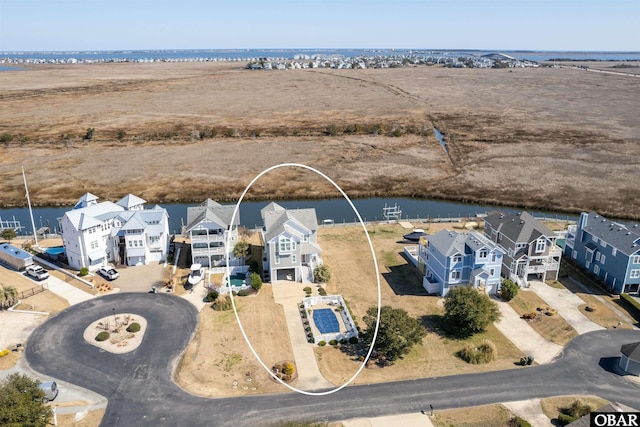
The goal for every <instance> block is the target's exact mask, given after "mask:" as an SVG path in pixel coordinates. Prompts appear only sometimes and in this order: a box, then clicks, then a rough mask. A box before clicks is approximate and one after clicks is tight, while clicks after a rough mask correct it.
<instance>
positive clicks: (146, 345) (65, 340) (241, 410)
mask: <svg viewBox="0 0 640 427" xmlns="http://www.w3.org/2000/svg"><path fill="white" fill-rule="evenodd" d="M113 308H115V309H116V311H117V312H131V313H137V314H139V315H140V316H144V317H145V318H146V319H147V321H148V322H149V326H148V328H147V331H146V333H145V337H144V339H143V341H142V344H141V345H140V347H138V348H137V349H136V350H134V351H132V352H131V353H125V354H120V355H117V354H111V353H108V352H103V351H100V350H99V349H98V348H97V347H94V346H92V345H91V344H88V343H86V342H85V341H84V340H83V339H82V331H83V330H84V328H85V327H86V325H88V324H89V323H91V322H92V321H94V320H95V319H97V318H100V317H103V316H105V315H109V314H111V313H112V309H113ZM196 325H197V310H196V309H195V308H194V307H193V305H192V304H191V303H190V302H188V301H186V300H184V299H182V298H178V297H175V296H173V295H166V294H135V293H128V294H114V295H107V296H104V297H100V298H95V299H92V300H89V301H86V302H83V303H80V304H77V305H75V306H72V307H70V308H68V309H66V310H64V311H62V312H60V313H58V314H57V315H55V316H54V317H52V318H51V319H49V320H47V321H46V322H45V323H44V324H42V325H41V326H39V327H38V328H37V329H36V330H35V331H34V333H33V334H32V335H31V337H30V339H29V340H28V342H27V348H26V358H27V361H28V362H29V364H30V365H31V367H32V368H33V369H35V370H37V371H38V372H40V373H42V374H44V375H48V376H50V377H54V378H58V379H61V380H63V381H66V382H69V383H72V384H77V385H78V386H80V387H84V388H87V389H89V390H92V391H94V392H96V393H98V394H101V395H103V396H105V397H106V398H107V399H108V400H109V403H108V406H107V409H106V412H105V415H104V418H103V420H102V424H101V425H102V426H134V425H135V426H154V427H156V426H161V425H166V426H175V425H189V426H219V427H225V426H232V427H240V426H264V425H268V424H271V423H273V422H276V421H284V420H318V421H320V420H325V421H339V420H348V419H354V418H376V417H383V416H387V415H391V414H409V413H419V412H420V411H423V410H424V409H425V405H432V406H433V407H434V410H435V411H438V410H439V409H447V408H452V407H464V406H475V405H481V404H488V403H500V402H509V401H520V400H527V399H533V398H543V397H549V396H556V395H566V394H593V395H597V396H600V397H602V398H604V399H607V400H611V401H617V402H620V403H623V404H625V405H629V406H631V407H635V408H640V385H638V384H637V383H634V382H631V381H627V380H626V379H624V378H623V377H620V376H619V375H618V374H616V373H614V371H615V368H614V366H615V364H616V363H617V361H618V356H619V350H620V346H621V345H622V344H626V343H629V342H634V341H638V340H640V332H638V331H634V330H621V329H616V330H604V331H595V332H589V333H587V334H584V335H580V336H579V337H577V338H576V339H574V340H573V341H572V342H570V343H569V344H568V345H567V346H566V347H565V349H564V351H563V353H562V355H561V356H560V357H559V358H558V359H557V360H556V361H555V362H554V363H548V364H545V365H540V366H525V367H516V366H515V365H514V369H509V370H504V371H496V372H485V373H479V374H467V375H453V376H447V377H438V378H427V379H417V380H413V381H399V382H394V383H385V384H373V385H359V386H351V387H347V388H345V389H343V390H341V391H339V392H337V393H333V394H330V395H326V396H305V395H301V394H298V393H293V392H291V393H281V394H272V395H261V396H246V397H237V398H225V399H205V398H201V397H196V396H193V395H191V394H189V393H187V392H185V391H184V390H182V389H181V388H179V387H178V386H177V385H176V384H174V383H173V381H172V374H173V371H174V368H175V366H176V363H177V361H178V359H177V357H178V355H179V354H180V353H181V352H182V351H183V349H184V348H185V347H186V345H187V344H188V342H189V341H190V340H191V338H192V336H193V334H194V331H195V328H196ZM203 345H206V343H203ZM247 350H248V349H247Z"/></svg>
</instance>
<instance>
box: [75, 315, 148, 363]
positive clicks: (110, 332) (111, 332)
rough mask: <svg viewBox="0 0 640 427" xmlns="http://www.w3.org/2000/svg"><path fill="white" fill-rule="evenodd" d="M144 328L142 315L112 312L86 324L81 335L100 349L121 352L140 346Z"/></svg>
mask: <svg viewBox="0 0 640 427" xmlns="http://www.w3.org/2000/svg"><path fill="white" fill-rule="evenodd" d="M146 329H147V321H146V319H145V318H144V317H142V316H138V315H136V314H132V313H114V314H112V315H109V316H105V317H103V318H101V319H97V320H96V321H94V322H93V323H91V324H90V325H89V326H87V327H86V328H85V330H84V334H83V337H84V339H85V341H87V342H88V343H89V344H91V345H95V346H96V347H98V348H100V349H102V350H105V351H108V352H110V353H116V354H122V353H128V352H130V351H133V350H135V349H136V348H138V347H139V346H140V343H142V338H143V337H144V333H145V331H146Z"/></svg>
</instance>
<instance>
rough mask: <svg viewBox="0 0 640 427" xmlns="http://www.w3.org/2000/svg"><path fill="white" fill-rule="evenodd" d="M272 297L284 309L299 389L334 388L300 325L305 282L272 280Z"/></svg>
mask: <svg viewBox="0 0 640 427" xmlns="http://www.w3.org/2000/svg"><path fill="white" fill-rule="evenodd" d="M271 286H272V288H273V298H274V301H275V302H276V304H281V305H282V307H283V309H284V314H285V318H286V321H287V329H288V330H289V337H291V347H292V348H293V356H294V358H295V360H296V366H297V367H298V383H297V388H298V389H300V390H306V391H311V390H319V389H323V388H332V389H333V388H335V387H336V386H335V385H334V384H332V383H330V382H329V381H327V380H326V379H325V378H324V377H323V376H322V374H321V373H320V369H319V368H318V362H317V361H316V355H315V353H314V351H313V344H309V343H308V342H307V336H306V335H305V333H304V329H303V327H302V321H301V319H300V312H299V310H298V304H299V303H300V301H302V296H303V295H304V292H303V291H302V288H303V287H304V286H307V284H302V283H295V282H281V283H279V282H274V283H273V284H272V285H271Z"/></svg>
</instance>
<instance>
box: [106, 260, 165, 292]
mask: <svg viewBox="0 0 640 427" xmlns="http://www.w3.org/2000/svg"><path fill="white" fill-rule="evenodd" d="M164 268H165V267H164V263H162V264H159V263H151V264H149V265H137V266H135V267H124V266H119V267H117V270H118V272H119V273H120V277H118V278H117V279H116V280H113V281H111V282H109V283H110V284H111V286H113V287H114V288H119V289H120V292H149V291H150V290H151V287H152V286H157V287H158V289H159V288H160V287H161V286H162V274H163V272H164ZM166 268H172V267H170V266H168V267H166Z"/></svg>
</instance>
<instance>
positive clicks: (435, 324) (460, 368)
mask: <svg viewBox="0 0 640 427" xmlns="http://www.w3.org/2000/svg"><path fill="white" fill-rule="evenodd" d="M414 225H416V226H418V225H419V224H414ZM448 225H449V226H451V224H448ZM446 226H447V224H428V225H427V224H420V227H421V228H426V229H427V231H428V232H437V231H438V230H439V229H442V228H444V227H446ZM406 231H407V230H406V229H403V228H402V227H401V226H400V225H397V224H393V225H389V224H379V225H377V226H370V227H368V232H369V236H370V237H371V241H372V243H373V246H374V250H375V253H376V258H377V262H378V269H379V271H380V281H381V300H382V305H390V306H392V307H396V308H402V309H404V310H406V311H407V312H408V313H409V314H410V315H411V316H413V317H416V318H418V319H420V320H421V322H422V324H423V325H424V326H425V327H426V328H427V330H428V331H429V333H428V334H427V336H426V337H425V338H424V339H423V341H422V345H420V346H416V347H414V348H413V350H412V351H411V352H410V353H409V354H408V355H406V356H405V357H404V358H403V359H402V360H398V361H396V363H395V364H394V365H392V366H389V367H385V368H382V369H381V368H377V367H371V368H367V369H364V370H363V371H362V372H361V373H360V375H359V376H358V378H357V379H356V380H355V383H356V384H369V383H376V382H384V381H395V380H403V379H412V378H422V377H433V376H443V375H453V374H459V373H467V372H479V371H487V370H498V369H510V368H514V367H515V365H514V362H515V361H516V360H517V359H518V358H519V357H520V351H519V350H518V349H517V348H516V347H515V346H514V345H513V344H512V343H511V342H510V341H509V340H508V339H506V338H505V337H504V336H503V335H502V334H501V333H500V332H499V331H498V330H497V329H495V327H493V326H490V327H489V328H488V329H487V331H486V332H484V333H482V334H477V335H475V336H473V337H472V338H470V339H467V340H460V339H455V338H452V337H449V336H447V335H446V334H444V333H442V332H441V327H442V314H443V313H444V308H443V300H442V299H441V298H438V297H434V296H427V294H426V292H425V290H424V288H422V284H421V279H420V277H419V275H418V273H417V269H415V268H414V267H413V266H412V265H410V264H408V262H407V260H406V259H405V258H404V257H403V256H402V255H401V253H402V249H403V243H402V242H401V240H402V235H403V234H405V233H406ZM318 243H319V244H320V246H321V247H322V248H323V253H322V256H323V260H324V262H325V263H326V264H327V265H328V266H329V268H330V271H331V281H330V282H329V283H328V286H327V290H328V291H329V293H339V294H341V295H343V297H344V298H345V300H346V301H347V303H348V305H349V307H350V309H351V312H352V314H353V315H354V318H355V320H356V321H357V322H358V323H359V324H360V325H362V326H364V325H363V323H362V317H363V316H364V314H365V312H366V310H367V309H368V308H369V307H371V306H375V304H376V303H377V293H376V288H377V282H376V278H375V269H374V266H373V260H372V257H371V252H370V249H369V247H368V244H367V242H366V238H365V235H364V232H363V231H362V228H359V227H335V228H321V229H320V230H319V232H318ZM483 339H488V340H490V341H492V342H493V343H494V344H495V345H496V347H497V348H498V358H497V360H495V361H493V362H491V363H488V364H485V365H470V364H468V363H466V362H464V361H463V360H461V359H459V358H458V357H456V355H455V354H456V352H458V351H459V350H461V349H462V348H463V347H464V346H465V344H467V343H468V342H473V343H480V342H481V341H482V340H483ZM315 352H316V357H317V359H318V365H319V367H320V370H321V372H322V374H323V375H324V376H325V378H327V379H328V380H329V381H331V382H333V383H334V384H344V382H346V381H347V380H348V379H350V378H351V377H352V376H353V374H354V373H355V372H356V371H357V370H358V368H359V367H360V363H359V362H357V361H355V360H354V357H353V356H349V355H347V354H345V353H344V352H343V351H342V350H341V349H339V348H333V347H331V346H326V347H317V348H316V349H315Z"/></svg>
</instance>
